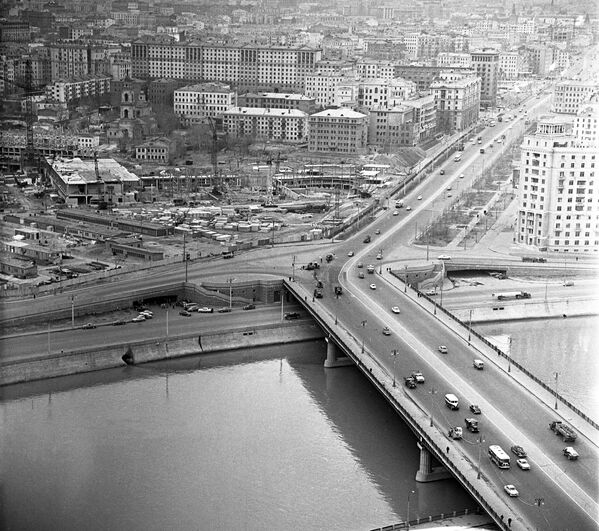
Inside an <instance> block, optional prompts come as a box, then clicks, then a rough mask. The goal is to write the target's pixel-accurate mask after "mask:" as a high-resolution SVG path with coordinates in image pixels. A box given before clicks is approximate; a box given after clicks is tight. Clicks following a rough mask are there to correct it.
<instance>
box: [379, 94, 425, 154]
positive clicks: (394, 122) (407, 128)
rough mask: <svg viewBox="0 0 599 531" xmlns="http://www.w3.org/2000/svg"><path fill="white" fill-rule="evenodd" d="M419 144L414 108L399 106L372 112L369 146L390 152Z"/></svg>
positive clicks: (380, 108) (381, 108)
mask: <svg viewBox="0 0 599 531" xmlns="http://www.w3.org/2000/svg"><path fill="white" fill-rule="evenodd" d="M417 144H418V128H417V126H416V124H415V122H414V108H413V107H409V106H407V105H397V106H395V107H391V108H389V109H388V108H383V107H377V108H374V109H371V110H370V119H369V124H368V145H369V146H372V147H375V148H376V149H377V150H380V151H384V152H388V151H390V150H392V149H393V148H397V147H401V146H416V145H417Z"/></svg>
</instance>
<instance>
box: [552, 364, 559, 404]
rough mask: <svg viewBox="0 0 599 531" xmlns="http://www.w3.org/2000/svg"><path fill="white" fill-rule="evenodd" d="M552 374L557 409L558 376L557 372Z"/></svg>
mask: <svg viewBox="0 0 599 531" xmlns="http://www.w3.org/2000/svg"><path fill="white" fill-rule="evenodd" d="M553 376H554V377H555V409H556V410H557V378H558V376H559V372H554V373H553Z"/></svg>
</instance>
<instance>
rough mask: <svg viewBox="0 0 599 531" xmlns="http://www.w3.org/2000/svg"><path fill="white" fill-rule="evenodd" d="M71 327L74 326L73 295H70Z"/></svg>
mask: <svg viewBox="0 0 599 531" xmlns="http://www.w3.org/2000/svg"><path fill="white" fill-rule="evenodd" d="M71 328H75V295H71Z"/></svg>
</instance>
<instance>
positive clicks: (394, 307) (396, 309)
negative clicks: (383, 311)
mask: <svg viewBox="0 0 599 531" xmlns="http://www.w3.org/2000/svg"><path fill="white" fill-rule="evenodd" d="M391 311H392V312H393V313H401V311H400V310H399V307H397V306H393V308H391Z"/></svg>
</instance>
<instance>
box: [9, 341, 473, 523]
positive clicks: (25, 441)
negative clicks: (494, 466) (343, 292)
mask: <svg viewBox="0 0 599 531" xmlns="http://www.w3.org/2000/svg"><path fill="white" fill-rule="evenodd" d="M325 353H326V347H325V344H324V343H322V342H311V343H303V344H296V345H291V346H285V347H284V348H281V347H271V348H261V349H253V350H251V351H237V352H230V353H220V354H214V355H202V356H193V357H189V358H185V359H180V360H173V361H166V362H160V363H154V364H151V365H146V366H140V367H127V368H123V369H114V370H107V371H101V372H97V373H88V374H83V375H77V376H71V377H64V378H55V379H52V380H47V381H42V382H32V383H29V384H23V385H15V386H9V387H5V388H3V389H2V392H3V397H2V401H1V402H0V423H1V424H0V429H1V432H0V433H1V434H2V441H0V442H1V448H2V450H1V462H0V467H1V469H0V472H1V482H2V483H1V485H0V488H1V490H0V495H1V497H2V508H3V511H2V512H1V513H0V514H2V518H3V521H0V528H2V529H7V530H19V531H20V530H29V529H31V530H36V531H43V530H55V529H61V530H70V529H77V530H79V529H86V530H95V529H98V530H110V529H114V530H120V529H128V530H137V529H139V530H142V529H143V530H164V529H177V530H197V529H226V530H228V529H247V530H253V529H256V530H264V529H290V530H291V529H293V530H296V529H303V530H310V529H315V530H316V529H327V530H330V529H339V530H352V529H356V530H364V529H369V528H372V527H378V526H383V525H388V524H391V523H396V522H399V521H401V520H402V519H404V518H405V516H406V512H407V500H408V496H410V516H411V518H415V517H416V516H426V515H429V514H438V513H441V512H448V511H452V510H460V509H463V508H472V507H475V506H476V504H475V503H474V501H473V500H472V499H471V498H470V497H469V496H468V495H467V494H466V493H465V492H464V491H463V490H462V488H461V487H460V486H459V485H458V484H457V483H456V482H455V481H454V480H447V481H441V482H435V483H429V484H420V483H416V481H415V480H414V477H415V474H416V470H417V468H418V462H419V453H418V449H417V447H416V440H415V437H414V436H413V435H412V433H411V432H410V431H409V429H407V428H406V426H405V425H404V424H403V422H402V421H401V420H400V419H399V417H398V416H397V415H396V414H395V412H394V411H393V409H392V408H391V407H390V406H389V405H388V404H387V402H385V401H384V399H383V398H382V397H381V396H380V395H379V394H378V392H377V391H376V390H375V389H374V388H373V387H372V386H371V385H370V384H369V383H368V381H367V380H366V379H365V378H364V377H363V376H362V375H361V373H360V372H359V371H358V370H357V369H356V368H354V367H345V368H338V369H332V370H325V369H324V368H323V361H324V358H325ZM411 491H414V493H413V494H411V495H410V492H411Z"/></svg>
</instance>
